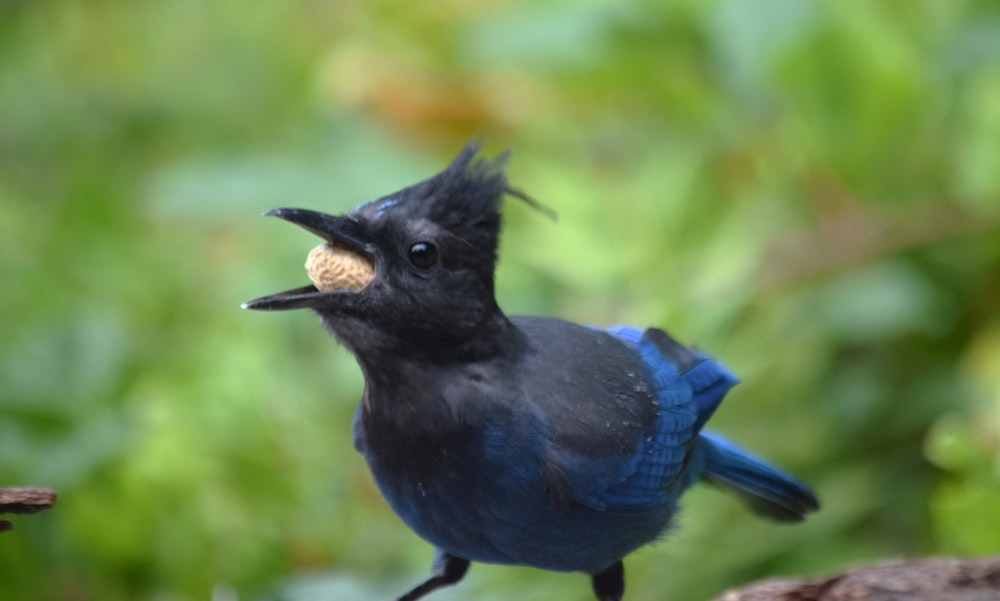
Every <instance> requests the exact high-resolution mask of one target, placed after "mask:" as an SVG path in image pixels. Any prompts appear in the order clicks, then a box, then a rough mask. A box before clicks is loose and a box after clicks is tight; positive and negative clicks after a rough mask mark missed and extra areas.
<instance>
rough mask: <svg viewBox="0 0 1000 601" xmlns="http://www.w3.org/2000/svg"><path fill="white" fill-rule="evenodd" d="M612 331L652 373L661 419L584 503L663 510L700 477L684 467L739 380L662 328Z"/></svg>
mask: <svg viewBox="0 0 1000 601" xmlns="http://www.w3.org/2000/svg"><path fill="white" fill-rule="evenodd" d="M608 332H609V333H611V334H612V335H614V336H615V337H617V338H618V339H620V340H621V341H623V342H625V343H626V344H628V345H630V346H631V347H632V348H633V349H634V350H635V352H636V353H637V354H638V355H639V357H640V358H641V359H642V362H643V364H644V365H645V366H646V368H647V369H648V378H649V380H650V383H651V384H652V389H653V391H654V393H655V395H656V399H657V401H658V404H659V408H658V413H657V416H656V420H655V422H654V423H653V424H651V426H650V427H649V429H648V430H647V431H646V436H645V437H644V438H642V439H641V440H639V441H638V442H637V444H636V446H635V448H634V451H633V452H632V453H631V454H630V455H629V457H628V458H627V459H625V460H624V461H623V462H621V463H619V464H617V465H616V466H615V467H616V469H615V473H614V474H612V475H611V477H610V478H607V479H601V480H602V482H594V481H592V482H591V483H590V484H591V485H594V486H592V487H591V488H590V490H588V491H586V493H585V494H584V495H583V498H582V499H581V500H582V501H583V502H584V503H585V504H587V505H589V506H591V507H594V508H598V509H602V510H606V511H615V512H640V511H648V510H651V509H654V508H657V507H661V506H664V505H665V504H666V503H668V502H670V501H671V500H672V498H675V497H676V496H677V495H678V494H679V493H680V492H681V491H682V490H683V489H684V488H687V486H689V485H690V484H691V483H692V482H693V481H694V480H695V479H696V478H697V477H698V475H699V474H697V473H695V474H690V475H688V474H687V473H686V470H685V465H686V463H687V459H688V453H689V452H690V450H691V448H692V446H693V444H694V441H695V439H696V438H697V436H698V432H699V431H700V430H701V428H702V426H704V424H705V422H706V421H707V420H708V418H709V417H710V416H711V415H712V413H714V412H715V409H716V408H717V407H718V406H719V403H720V402H721V401H722V398H723V397H724V396H725V394H726V392H727V391H728V390H729V389H730V388H731V387H732V386H733V385H734V384H736V382H737V381H738V380H737V378H736V376H734V375H733V374H732V373H731V372H730V371H729V370H727V369H726V368H725V367H724V366H723V365H722V364H721V363H719V362H717V361H715V360H714V359H712V358H711V357H709V356H708V355H705V354H704V353H701V352H699V351H697V350H694V349H691V348H688V347H686V346H684V345H682V344H680V343H679V342H677V341H676V340H674V339H673V338H671V337H670V336H669V335H668V334H667V333H666V332H664V331H662V330H659V329H652V328H651V329H647V330H645V331H643V330H640V329H638V328H633V327H628V326H616V327H613V328H610V329H609V330H608Z"/></svg>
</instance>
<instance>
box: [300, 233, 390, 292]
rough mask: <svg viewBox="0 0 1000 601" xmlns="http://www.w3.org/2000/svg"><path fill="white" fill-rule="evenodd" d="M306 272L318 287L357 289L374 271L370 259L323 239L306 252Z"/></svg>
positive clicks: (365, 282) (326, 288)
mask: <svg viewBox="0 0 1000 601" xmlns="http://www.w3.org/2000/svg"><path fill="white" fill-rule="evenodd" d="M306 273H308V274H309V279H310V280H311V281H312V283H313V286H316V289H317V290H321V291H323V292H326V291H328V290H344V289H347V290H357V289H359V288H362V287H364V285H365V284H367V283H368V282H370V281H371V279H372V276H373V275H375V269H374V267H373V266H372V264H371V261H369V260H368V259H366V258H365V257H363V256H361V255H359V254H358V253H356V252H354V251H352V250H350V249H349V248H347V247H345V246H340V245H331V244H329V243H323V244H320V245H319V246H317V247H316V248H314V249H312V250H311V251H310V252H309V258H308V259H306Z"/></svg>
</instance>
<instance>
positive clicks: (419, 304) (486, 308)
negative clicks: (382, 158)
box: [243, 143, 550, 354]
mask: <svg viewBox="0 0 1000 601" xmlns="http://www.w3.org/2000/svg"><path fill="white" fill-rule="evenodd" d="M478 150H479V144H478V143H471V144H469V145H467V146H466V147H465V148H464V149H463V150H462V151H461V152H460V153H459V154H458V156H457V157H455V159H454V160H453V161H452V162H451V164H450V165H448V167H446V168H445V169H444V171H442V172H440V173H438V174H437V175H434V176H433V177H431V178H429V179H426V180H424V181H422V182H419V183H417V184H415V185H412V186H409V187H407V188H404V189H402V190H400V191H398V192H395V193H393V194H389V195H387V196H383V197H382V198H378V199H376V200H372V201H369V202H366V203H364V204H362V205H360V206H358V207H357V208H355V209H354V210H352V211H351V212H349V213H347V214H344V215H327V214H325V213H319V212H316V211H310V210H306V209H288V208H283V209H272V210H270V211H268V212H266V213H265V215H273V216H275V217H280V218H282V219H285V220H286V221H290V222H292V223H295V224H297V225H299V226H301V227H303V228H305V229H307V230H309V231H310V232H312V233H314V234H316V235H318V236H320V237H321V238H323V239H324V240H325V241H326V242H325V243H324V244H323V245H321V246H320V247H317V249H315V250H314V251H313V253H312V254H311V255H310V258H309V262H308V263H307V265H306V267H307V270H308V271H309V272H310V279H311V280H312V281H313V284H311V285H308V286H304V287H301V288H296V289H293V290H288V291H285V292H280V293H278V294H272V295H270V296H265V297H261V298H258V299H255V300H252V301H248V302H246V303H244V304H243V307H244V308H246V309H263V310H281V309H298V308H310V309H313V310H314V311H316V312H317V313H319V315H320V317H321V318H322V320H323V322H324V324H325V325H326V326H327V327H328V328H329V329H330V330H331V332H332V333H333V334H334V335H335V336H336V337H337V338H338V340H340V342H341V343H342V344H344V345H345V346H347V347H348V348H349V349H351V350H352V351H354V352H355V353H356V354H357V353H358V352H359V351H362V352H363V351H365V350H394V351H399V350H401V349H403V350H407V349H416V350H419V349H426V348H428V347H429V346H431V345H439V346H441V345H444V346H448V345H451V346H455V345H459V346H461V345H464V344H465V343H466V342H468V341H470V340H475V339H476V338H477V337H481V336H483V335H484V334H485V333H486V332H487V331H488V329H489V327H491V325H492V324H494V322H495V321H496V320H498V319H501V320H502V319H504V318H503V315H502V314H501V313H500V310H499V309H498V308H497V304H496V301H495V298H494V294H493V272H494V266H495V264H496V251H497V243H498V240H499V233H500V201H501V200H502V197H503V195H504V194H509V195H513V196H515V197H518V198H521V199H522V200H525V201H527V202H528V203H529V204H531V205H532V206H535V207H536V208H539V209H541V210H543V211H545V212H550V211H549V210H548V209H546V208H545V207H543V206H542V205H540V204H538V203H537V202H535V201H534V200H532V199H531V198H529V197H528V196H526V195H524V194H522V193H520V192H518V191H516V190H514V189H512V188H511V187H510V186H509V185H508V184H507V179H506V177H505V176H504V173H503V168H504V164H505V162H506V158H507V155H506V153H504V154H502V155H500V156H499V157H497V158H495V159H493V160H486V159H481V158H480V159H477V158H476V153H477V152H478Z"/></svg>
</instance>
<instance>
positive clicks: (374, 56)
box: [0, 0, 1000, 601]
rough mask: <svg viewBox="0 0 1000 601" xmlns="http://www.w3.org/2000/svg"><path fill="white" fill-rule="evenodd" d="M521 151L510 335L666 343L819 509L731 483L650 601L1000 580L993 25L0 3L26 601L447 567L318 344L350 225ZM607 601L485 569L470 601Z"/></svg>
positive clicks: (723, 415) (744, 435) (638, 9)
mask: <svg viewBox="0 0 1000 601" xmlns="http://www.w3.org/2000/svg"><path fill="white" fill-rule="evenodd" d="M475 134H479V135H481V136H483V137H484V138H485V139H486V140H487V149H488V152H490V153H494V152H497V151H499V150H501V149H503V148H505V147H510V148H512V149H513V150H514V157H513V160H512V162H511V163H510V167H509V175H510V178H511V180H512V182H513V183H514V184H515V185H516V186H518V187H520V188H522V189H523V190H525V191H527V192H528V193H530V194H532V195H533V196H535V197H537V198H538V199H539V200H541V201H543V202H545V203H546V204H548V205H550V206H552V207H553V208H555V209H556V210H557V211H558V212H559V214H560V219H559V222H558V223H556V224H554V223H552V222H550V221H548V220H546V219H544V218H541V217H540V216H539V215H537V214H536V213H534V212H532V211H531V210H530V209H527V208H526V207H524V206H523V205H522V204H520V203H517V202H511V203H508V206H507V210H506V230H505V235H504V238H503V243H502V248H501V264H500V266H499V271H498V296H499V299H500V303H501V306H503V307H504V308H505V309H506V310H507V311H508V312H511V313H536V314H545V315H558V316H562V317H566V318H571V319H575V320H578V321H582V322H586V323H592V324H597V325H610V324H612V323H619V322H627V323H635V324H641V325H646V324H655V325H659V326H663V327H666V328H668V329H670V330H671V331H672V332H673V333H674V334H675V335H676V336H678V337H679V338H680V339H682V340H685V341H688V342H692V343H697V344H698V345H700V346H701V347H702V348H704V349H706V350H708V351H709V352H711V353H712V354H713V355H715V356H717V357H719V358H720V359H722V360H723V361H725V362H726V363H727V364H728V365H729V366H730V367H731V368H732V369H733V370H734V371H736V372H737V373H738V374H740V375H741V377H742V378H743V384H742V385H740V386H739V387H737V388H736V389H735V390H734V391H733V392H732V393H731V394H730V395H729V399H728V401H727V403H725V404H724V405H723V407H722V409H721V410H720V412H719V413H718V414H717V416H716V418H715V419H714V420H713V425H714V427H715V428H717V429H719V430H721V431H723V432H725V433H727V434H728V435H729V436H731V437H732V438H734V439H736V440H737V441H739V442H741V443H744V444H746V445H748V446H750V447H752V448H755V449H757V450H758V451H760V452H761V453H763V454H764V455H766V456H768V457H771V458H773V459H774V460H776V461H777V462H778V463H780V464H781V465H783V466H785V467H787V468H789V469H790V470H792V471H794V472H795V473H797V474H799V475H801V476H802V477H803V478H804V479H805V480H807V481H808V482H810V483H811V484H812V485H813V486H814V487H815V489H816V491H817V492H818V494H819V495H820V497H821V498H822V501H823V503H824V507H823V510H822V511H821V512H820V513H818V514H816V515H815V517H814V518H812V519H810V520H809V521H807V522H806V523H804V524H803V525H801V526H795V527H783V526H776V525H773V524H769V523H766V522H762V521H760V520H757V519H755V518H754V517H752V516H751V515H750V514H749V513H748V512H747V511H745V510H744V509H743V508H742V507H741V506H740V505H739V504H738V503H737V502H735V501H734V500H732V499H730V498H728V497H726V496H724V495H721V494H719V493H718V492H716V491H714V490H711V489H705V488H699V489H698V490H694V491H692V492H691V493H690V494H689V495H688V496H687V497H686V502H685V511H684V513H683V515H682V516H681V518H680V520H679V525H678V527H677V528H676V530H675V531H674V532H673V533H672V534H670V535H669V536H668V537H667V540H666V541H665V542H663V543H661V544H658V545H655V546H652V547H650V548H646V549H644V550H642V551H640V552H637V553H636V554H634V555H633V556H631V557H630V558H629V559H628V561H627V570H628V573H629V575H628V594H627V598H628V599H629V600H630V601H645V600H654V599H655V600H662V599H670V600H676V601H688V600H691V601H700V600H703V599H707V598H709V597H710V596H712V595H715V594H718V593H719V592H720V591H722V590H723V589H725V588H726V587H730V586H735V585H738V584H740V583H744V582H747V581H749V580H752V579H755V578H759V577H764V576H770V575H778V574H818V573H825V572H829V571H834V570H837V569H839V568H842V567H844V566H847V565H851V564H856V563H861V562H867V561H873V560H877V559H880V558H889V557H900V556H917V555H927V554H958V555H976V554H986V553H996V552H998V551H1000V511H998V509H997V508H998V507H1000V483H998V482H1000V311H998V308H1000V4H998V3H997V2H996V1H995V0H989V1H987V0H981V1H975V0H936V1H935V0H914V1H905V2H903V1H895V2H891V1H885V2H878V1H876V2H872V1H868V0H826V1H823V0H715V1H703V0H677V1H674V2H652V1H650V2H641V1H626V2H617V1H584V2H581V1H569V0H564V1H554V0H552V1H544V2H538V1H527V0H523V1H520V2H501V1H499V0H494V1H490V0H484V1H481V2H465V1H460V0H450V1H445V2H437V3H426V4H421V3H414V2H409V1H402V0H377V1H373V2H362V1H359V0H341V1H335V0H288V1H285V2H246V1H238V0H211V1H204V0H199V1H195V0H171V1H170V2H165V1H160V2H155V1H153V0H128V1H126V0H88V1H86V2H83V1H71V0H31V1H28V0H23V1H11V0H7V1H5V2H0V270H2V271H0V276H2V280H0V281H2V284H0V486H9V485H16V484H22V485H26V484H33V485H40V486H50V487H53V488H55V489H57V490H58V492H59V495H60V499H59V502H58V504H57V506H56V507H55V508H54V509H53V510H50V511H48V512H46V513H43V514H39V515H37V516H32V517H22V518H20V519H16V520H15V521H16V524H17V527H16V529H15V530H14V531H13V532H9V533H3V534H0V596H2V597H3V598H4V599H13V600H35V599H40V600H47V599H52V600H56V599H59V600H89V599H100V600H101V601H117V600H154V601H182V600H194V599H212V600H213V601H230V600H236V599H240V600H265V599H267V600H271V599H273V600H277V599H281V600H288V601H301V600H306V599H341V600H352V599H358V600H360V599H366V600H367V599H388V598H391V597H392V596H393V595H394V594H398V593H400V592H402V591H403V590H404V589H406V588H408V587H409V586H410V585H412V584H414V583H415V582H417V581H418V580H420V579H422V578H423V577H424V575H425V573H426V571H427V567H428V564H429V562H430V559H431V549H430V548H429V546H428V545H426V544H424V543H423V542H421V541H420V540H418V539H417V538H416V536H415V535H413V534H412V533H410V532H409V531H408V530H407V529H406V528H405V526H404V525H403V524H402V523H401V522H400V521H399V520H398V519H397V518H396V517H395V516H394V515H393V514H392V513H391V512H390V510H389V509H388V508H387V506H386V505H385V504H384V503H383V502H382V500H381V499H380V497H379V495H378V493H377V491H376V489H375V488H374V486H373V484H372V482H371V479H370V478H369V476H368V474H367V472H366V470H365V468H364V466H363V463H362V460H361V458H360V457H359V456H358V455H356V454H355V453H354V451H353V450H352V448H351V443H350V434H349V431H350V426H349V423H350V416H351V415H352V413H353V410H354V405H355V402H356V400H357V398H358V397H359V395H360V392H361V388H362V381H361V378H360V375H359V373H358V370H357V369H356V367H355V365H354V363H353V360H352V358H351V357H350V356H349V355H348V354H347V353H346V352H345V351H344V350H343V349H340V348H338V347H337V346H336V345H335V343H334V342H333V340H332V339H331V338H329V337H328V336H327V335H326V333H325V332H323V331H322V329H321V328H320V327H319V326H318V322H317V320H316V318H315V317H314V316H313V315H311V314H309V313H306V312H300V313H279V314H262V313H252V312H246V311H241V310H240V309H239V304H240V302H242V301H244V300H247V299H249V298H252V297H255V296H259V295H262V294H266V293H270V292H274V291H277V290H280V289H285V288H289V287H293V286H298V285H302V284H304V283H305V281H306V278H305V273H304V271H303V269H302V263H303V261H304V258H305V255H306V253H307V251H308V250H309V248H311V247H312V246H313V245H314V244H315V243H316V240H315V239H314V238H312V237H311V236H309V235H308V234H305V233H304V232H302V231H301V230H298V229H297V228H294V227H291V226H289V225H287V224H283V223H281V222H278V221H276V220H271V219H262V218H260V217H259V214H260V212H261V211H263V210H265V209H268V208H271V207H274V206H289V205H291V206H304V207H310V208H316V209H320V210H326V211H329V212H340V211H344V210H347V209H349V208H351V207H353V206H354V205H356V204H357V203H359V202H361V201H364V200H366V199H368V198H372V197H375V196H380V195H382V194H385V193H388V192H391V191H393V190H395V189H397V188H399V187H401V186H403V185H406V184H409V183H412V182H414V181H416V180H418V179H422V178H424V177H426V176H428V175H430V174H432V173H434V172H436V171H437V170H438V169H440V168H441V167H443V166H444V165H445V164H446V163H447V161H448V160H449V159H450V157H451V156H452V155H453V154H454V153H456V152H457V151H458V150H459V148H460V147H461V146H462V145H463V144H464V143H465V142H466V141H467V140H468V139H469V138H470V137H472V136H473V135H475ZM466 598H475V599H483V600H504V599H518V600H521V601H524V600H527V601H535V600H537V601H540V600H557V601H559V600H566V601H571V600H572V601H576V600H589V599H590V598H591V593H590V590H589V583H588V581H587V579H586V578H585V577H583V576H580V575H560V574H552V573H544V572H540V571H536V570H530V569H524V568H510V567H502V566H476V567H475V568H474V569H473V570H472V571H471V572H470V575H469V577H468V578H467V579H466V581H465V582H463V583H462V585H461V586H460V587H458V588H457V589H453V590H449V591H446V592H441V593H438V594H436V595H435V596H434V597H433V599H440V600H441V601H447V600H449V599H451V600H458V599H466Z"/></svg>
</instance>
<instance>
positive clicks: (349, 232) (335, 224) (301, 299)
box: [242, 209, 374, 311]
mask: <svg viewBox="0 0 1000 601" xmlns="http://www.w3.org/2000/svg"><path fill="white" fill-rule="evenodd" d="M264 215H265V216H272V217H280V218H281V219H284V220H285V221H290V222H292V223H294V224H296V225H298V226H300V227H302V228H304V229H306V230H309V231H310V232H312V233H313V234H316V235H317V236H319V237H320V238H323V239H324V240H326V241H327V242H329V243H331V244H338V245H342V246H346V247H348V248H350V249H352V250H353V251H355V252H357V253H358V254H361V255H364V256H367V257H369V258H371V257H373V256H374V247H373V246H372V244H371V243H370V242H369V241H368V238H367V235H366V233H365V231H364V227H363V226H362V225H361V224H360V223H359V222H358V221H356V220H355V219H353V218H351V217H348V216H346V215H327V214H326V213H320V212H319V211H310V210H308V209H271V210H270V211H267V212H265V213H264ZM355 293H356V291H355V290H330V291H320V290H317V289H316V287H315V286H313V285H312V284H310V285H308V286H303V287H301V288H294V289H292V290H286V291H284V292H279V293H277V294H271V295H268V296H262V297H260V298H255V299H253V300H250V301H247V302H245V303H243V305H242V307H243V308H244V309H259V310H265V311H280V310H286V309H302V308H309V307H315V306H317V305H319V304H320V303H321V302H324V301H328V300H329V299H330V298H331V296H332V295H345V294H355Z"/></svg>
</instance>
